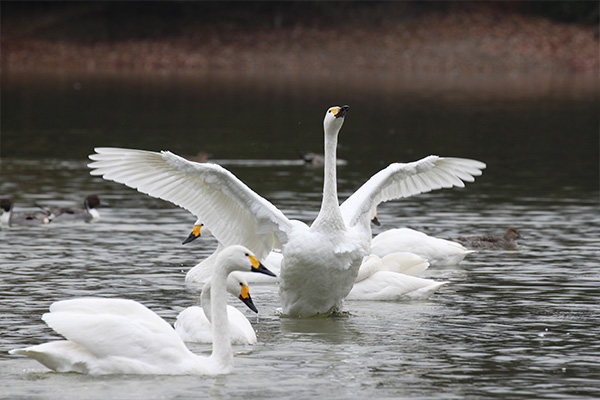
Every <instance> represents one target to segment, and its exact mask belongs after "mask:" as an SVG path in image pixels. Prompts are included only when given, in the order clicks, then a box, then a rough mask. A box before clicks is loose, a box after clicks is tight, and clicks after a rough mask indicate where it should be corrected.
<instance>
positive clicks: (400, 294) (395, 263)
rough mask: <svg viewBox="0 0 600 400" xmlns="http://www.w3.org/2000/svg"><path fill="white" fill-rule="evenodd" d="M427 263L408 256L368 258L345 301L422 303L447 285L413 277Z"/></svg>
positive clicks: (396, 254) (393, 255)
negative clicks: (421, 300) (411, 301)
mask: <svg viewBox="0 0 600 400" xmlns="http://www.w3.org/2000/svg"><path fill="white" fill-rule="evenodd" d="M428 266H429V263H428V262H427V261H426V260H424V259H423V258H421V257H419V256H416V255H414V254H411V253H392V254H389V255H387V256H385V257H383V258H380V257H378V256H376V255H370V256H368V257H366V258H365V260H364V261H363V264H362V265H361V267H360V270H359V272H358V276H357V278H356V282H355V283H354V287H353V288H352V290H351V291H350V293H349V294H348V297H347V299H348V300H400V299H403V298H409V299H425V298H428V297H429V296H431V295H432V294H433V293H435V292H436V291H437V290H438V289H439V288H440V287H441V286H443V285H445V284H446V283H448V282H436V281H433V280H431V279H423V278H419V277H417V275H419V274H420V273H421V272H423V271H424V270H426V269H427V267H428Z"/></svg>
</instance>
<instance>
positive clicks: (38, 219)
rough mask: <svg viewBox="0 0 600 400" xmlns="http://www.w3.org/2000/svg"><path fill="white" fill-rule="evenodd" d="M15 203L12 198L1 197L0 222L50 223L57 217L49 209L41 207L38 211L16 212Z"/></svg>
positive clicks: (12, 224)
mask: <svg viewBox="0 0 600 400" xmlns="http://www.w3.org/2000/svg"><path fill="white" fill-rule="evenodd" d="M13 206H14V203H13V202H12V200H11V199H0V209H1V210H2V215H0V223H1V224H3V225H9V226H15V225H44V224H49V223H50V222H52V220H53V219H54V218H55V215H54V214H53V213H52V212H50V211H49V210H45V209H41V210H38V211H27V212H19V213H15V212H14V211H13Z"/></svg>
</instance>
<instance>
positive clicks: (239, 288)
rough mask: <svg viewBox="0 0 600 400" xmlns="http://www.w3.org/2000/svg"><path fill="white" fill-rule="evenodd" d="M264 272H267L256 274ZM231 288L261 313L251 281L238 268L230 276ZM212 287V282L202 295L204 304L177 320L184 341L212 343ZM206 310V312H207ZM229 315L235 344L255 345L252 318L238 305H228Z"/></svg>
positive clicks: (201, 301) (180, 335)
mask: <svg viewBox="0 0 600 400" xmlns="http://www.w3.org/2000/svg"><path fill="white" fill-rule="evenodd" d="M253 275H263V274H253ZM227 291H228V292H229V293H230V294H233V295H234V296H236V297H237V298H239V299H240V300H242V302H244V304H246V305H247V306H248V308H250V309H251V310H252V311H254V312H258V310H257V309H256V306H255V305H254V303H253V302H252V297H250V290H249V288H248V282H247V281H246V279H245V278H244V276H243V275H242V274H241V273H240V272H239V271H234V272H232V273H231V274H229V277H228V278H227ZM210 293H211V288H210V281H208V283H206V285H204V288H203V289H202V294H201V295H200V304H201V307H198V306H192V307H187V308H186V309H185V310H183V311H182V312H180V313H179V315H178V316H177V320H176V321H175V332H177V334H178V335H179V337H180V338H181V340H183V341H184V342H197V343H212V341H213V334H212V325H211V320H212V317H211V313H210V309H211V301H210V297H211V294H210ZM205 310H206V312H205ZM227 318H228V319H229V329H230V330H229V334H230V337H231V343H232V344H255V343H256V333H255V332H254V328H253V327H252V324H250V321H248V319H247V318H246V317H245V316H244V314H243V313H242V312H240V311H239V310H238V309H237V308H235V307H232V306H229V305H228V306H227Z"/></svg>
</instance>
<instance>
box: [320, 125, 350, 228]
mask: <svg viewBox="0 0 600 400" xmlns="http://www.w3.org/2000/svg"><path fill="white" fill-rule="evenodd" d="M337 136H338V132H327V131H325V164H324V167H323V169H324V178H323V201H322V202H321V210H320V212H319V215H318V216H317V219H316V220H315V223H314V224H313V226H314V225H317V226H318V225H320V224H321V223H324V222H327V225H330V226H331V225H337V224H340V223H341V224H343V219H342V214H341V212H340V205H339V202H338V194H337V165H336V163H337V155H336V153H337Z"/></svg>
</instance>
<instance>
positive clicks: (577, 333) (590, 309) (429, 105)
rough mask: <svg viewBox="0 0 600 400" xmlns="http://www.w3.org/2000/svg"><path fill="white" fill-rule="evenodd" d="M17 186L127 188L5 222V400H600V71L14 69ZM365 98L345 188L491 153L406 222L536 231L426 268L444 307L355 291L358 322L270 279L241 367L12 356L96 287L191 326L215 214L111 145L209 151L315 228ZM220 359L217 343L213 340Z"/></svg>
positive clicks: (30, 190)
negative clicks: (296, 311) (126, 369)
mask: <svg viewBox="0 0 600 400" xmlns="http://www.w3.org/2000/svg"><path fill="white" fill-rule="evenodd" d="M2 79H3V83H2V89H3V93H2V137H1V139H2V143H1V144H2V148H1V155H2V161H1V164H0V174H1V175H0V177H1V180H0V196H1V197H4V196H10V197H12V198H13V200H14V201H15V202H16V207H17V208H18V209H19V210H28V209H29V210H33V209H35V207H34V203H35V202H38V203H41V204H58V205H73V204H75V203H79V202H81V201H82V200H83V198H84V197H85V195H87V194H91V193H97V194H99V195H100V197H101V198H102V199H103V200H105V201H107V202H109V203H110V207H105V208H103V209H101V213H102V218H101V220H99V221H97V222H94V223H73V224H67V223H56V224H50V225H47V226H42V227H11V228H7V227H2V228H1V229H0V299H1V304H2V307H1V308H0V321H1V322H2V334H1V335H0V376H1V377H2V386H3V388H2V390H1V391H0V398H3V399H33V398H36V399H37V398H44V399H64V398H78V399H106V398H116V399H150V398H169V399H171V398H180V399H183V398H207V397H211V398H224V399H229V398H238V397H241V396H244V397H253V398H277V399H284V398H288V399H309V398H320V397H321V398H325V397H326V398H332V399H342V398H382V399H385V398H389V399H399V398H411V399H416V398H423V399H425V398H426V399H435V398H438V399H480V398H502V399H506V398H510V399H521V398H522V399H525V398H532V399H584V398H598V397H600V339H599V338H600V305H599V304H600V289H599V287H600V261H599V260H600V205H599V195H600V194H599V188H598V185H599V183H598V175H599V171H598V150H599V143H598V140H599V139H598V126H599V117H598V109H599V104H600V101H599V95H598V86H597V82H593V84H592V85H589V84H587V83H585V82H584V83H581V82H561V81H556V80H552V79H541V78H540V79H539V80H535V81H519V80H507V81H506V82H495V83H493V84H489V83H486V82H485V81H480V80H477V79H474V81H473V82H470V83H447V82H443V81H442V82H438V81H435V80H434V81H416V82H409V83H407V82H405V81H396V80H384V79H376V78H373V77H370V78H368V79H364V77H362V79H357V78H356V77H321V78H319V79H314V80H311V79H308V78H295V77H285V76H283V77H272V78H270V79H265V78H264V77H243V78H239V77H238V78H235V79H234V78H231V77H222V76H203V77H191V76H175V77H174V76H143V77H136V76H122V75H119V76H116V75H113V76H111V75H107V76H86V75H69V74H63V75H43V74H41V75H31V74H29V75H14V74H10V75H5V76H3V78H2ZM346 103H347V104H349V105H350V106H351V109H350V112H349V114H348V116H347V118H346V122H345V125H344V127H343V128H342V131H341V133H340V146H339V150H338V156H339V157H340V158H342V159H345V160H346V161H347V164H346V165H344V166H341V167H339V169H338V180H339V191H340V197H341V198H345V197H347V196H348V195H349V194H350V193H351V192H352V191H353V190H355V189H356V188H357V187H358V186H359V185H360V184H362V183H363V182H364V181H365V180H366V179H367V178H368V177H370V176H371V175H372V174H373V173H375V172H377V171H378V170H379V169H381V168H382V167H384V166H386V165H387V164H389V163H390V162H393V161H412V160H416V159H418V158H421V157H423V156H425V155H428V154H439V155H444V156H460V157H470V158H475V159H479V160H482V161H485V162H486V163H487V165H488V168H487V169H486V170H485V171H484V174H483V176H481V177H479V178H478V179H477V180H476V182H475V183H473V184H469V185H467V187H466V188H464V189H454V190H443V191H437V192H433V193H429V194H425V195H420V196H417V197H413V198H409V199H405V200H401V201H395V202H390V203H387V204H384V205H382V206H381V207H380V208H379V219H380V221H381V222H382V226H381V227H378V228H376V229H374V232H375V233H378V232H380V231H382V230H385V229H390V228H395V227H400V226H410V227H412V228H415V229H418V230H421V231H424V232H426V233H428V234H431V235H434V236H438V237H443V238H451V237H456V236H459V235H465V234H486V233H494V234H501V233H502V232H503V231H504V229H506V227H508V226H516V227H518V228H519V229H520V231H521V232H522V234H523V235H524V236H525V237H526V239H525V240H522V241H520V244H521V245H520V247H519V248H518V249H517V250H513V251H480V252H478V253H475V254H473V255H471V256H469V257H468V258H467V259H466V260H465V261H464V262H463V263H461V264H460V265H457V266H453V267H444V268H439V267H432V268H430V269H429V270H427V271H426V272H425V277H428V278H431V279H435V280H447V281H449V282H450V283H449V284H448V285H446V286H444V287H442V288H441V289H440V290H439V291H438V292H437V293H436V294H434V295H433V296H432V297H431V298H430V299H428V300H419V301H399V302H366V301H347V302H346V303H345V310H346V311H347V315H346V316H344V317H340V318H325V319H301V320H298V319H290V318H280V317H279V316H277V314H276V312H275V310H276V309H277V308H278V307H279V306H280V305H279V300H278V294H277V287H276V286H274V285H253V286H252V287H251V292H252V297H253V299H254V301H255V304H256V305H257V307H258V308H259V310H260V315H259V317H258V318H257V317H256V316H255V315H251V313H250V312H249V311H247V310H244V308H243V305H242V304H241V303H240V302H231V303H230V304H232V305H234V306H236V307H238V308H239V309H240V310H244V312H245V313H247V315H248V317H249V319H250V320H251V322H252V323H253V325H254V327H255V329H256V331H257V336H258V343H257V344H256V345H254V346H236V347H235V353H236V367H235V371H234V372H233V373H232V374H230V375H227V376H221V377H195V376H174V377H163V376H160V377H158V376H109V377H90V376H84V375H79V374H59V373H54V372H51V371H49V370H47V369H45V368H44V367H43V366H41V365H40V364H38V363H37V362H35V361H33V360H31V359H28V358H25V357H17V356H11V355H9V354H8V353H7V351H8V350H10V349H12V348H16V347H22V346H24V345H30V344H36V343H41V342H44V341H48V340H52V339H56V338H58V336H57V335H56V334H55V333H53V331H52V330H51V329H49V328H48V327H47V326H46V325H45V324H44V323H43V321H42V320H41V319H40V317H41V315H42V314H43V313H44V312H46V311H47V309H48V306H49V305H50V304H51V303H52V302H54V301H56V300H60V299H66V298H71V297H77V296H105V297H126V298H131V299H134V300H137V301H139V302H142V303H143V304H145V305H146V306H148V307H150V308H151V309H152V310H154V311H156V312H157V313H158V314H159V315H161V316H162V317H164V318H165V319H166V320H168V321H169V322H174V320H175V317H176V316H177V314H178V312H179V311H181V310H182V309H183V308H185V307H187V306H189V305H191V304H193V303H194V302H195V301H196V297H195V295H194V294H193V293H191V292H189V291H188V290H187V289H186V287H185V285H184V277H185V273H186V272H187V270H188V269H189V268H191V267H192V266H193V265H195V263H197V262H198V261H199V260H201V259H202V258H204V257H206V256H208V255H209V254H211V253H212V251H213V250H214V248H215V246H216V243H215V242H214V240H213V239H211V238H203V239H200V240H197V241H195V242H193V243H192V244H190V245H186V246H182V245H181V241H182V240H183V239H184V238H185V237H187V234H188V233H189V230H190V229H191V227H192V224H193V222H194V221H195V217H194V216H192V215H190V214H189V213H187V212H186V211H184V210H182V209H179V208H177V207H175V206H173V205H171V204H170V203H166V202H163V201H160V200H156V199H153V198H150V197H148V196H146V195H143V194H140V193H138V192H136V191H134V190H131V189H129V188H127V187H125V186H122V185H119V184H116V183H112V182H106V181H103V180H102V179H100V178H97V177H91V176H90V175H89V169H88V168H87V167H86V164H87V161H86V157H87V155H88V154H90V153H91V152H92V151H93V148H94V147H95V146H123V147H133V148H142V149H150V150H161V149H169V150H172V151H174V152H176V153H179V154H183V155H188V154H195V153H197V152H199V151H205V152H208V153H211V154H212V157H213V158H214V159H215V160H216V161H218V162H221V163H222V164H223V165H224V166H226V167H227V168H229V169H230V170H231V171H233V172H234V173H235V174H236V175H237V176H238V177H239V178H240V179H242V180H243V181H244V182H246V183H247V184H248V185H249V186H250V187H251V188H253V189H254V190H255V191H256V192H258V193H259V194H261V195H262V196H264V197H266V198H267V199H269V200H270V201H271V202H272V203H274V204H275V205H276V206H277V207H279V208H280V209H281V210H282V211H283V212H284V213H285V214H286V215H287V216H288V217H293V218H298V219H302V220H304V221H307V222H310V221H312V219H313V218H314V217H315V216H316V213H317V212H318V209H319V206H320V199H321V197H320V192H321V188H322V169H318V168H310V167H306V166H304V165H302V163H301V162H299V161H298V159H297V152H299V151H321V149H322V119H323V115H324V112H325V110H326V109H327V108H328V107H329V106H331V105H335V104H346ZM190 347H191V348H192V350H194V351H197V352H203V353H207V352H209V351H210V346H205V345H192V346H190Z"/></svg>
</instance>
